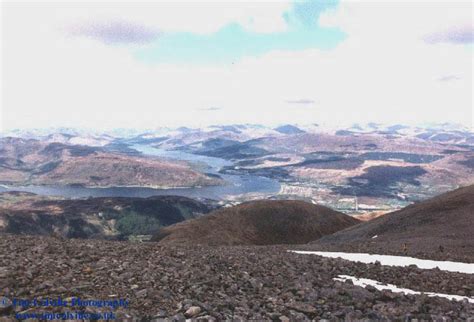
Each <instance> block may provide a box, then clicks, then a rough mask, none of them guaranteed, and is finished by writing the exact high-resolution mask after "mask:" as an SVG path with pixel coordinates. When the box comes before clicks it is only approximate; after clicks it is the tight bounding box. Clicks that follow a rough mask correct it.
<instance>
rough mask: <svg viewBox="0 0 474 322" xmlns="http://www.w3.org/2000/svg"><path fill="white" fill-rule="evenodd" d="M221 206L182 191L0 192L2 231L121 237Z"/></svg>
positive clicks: (143, 233)
mask: <svg viewBox="0 0 474 322" xmlns="http://www.w3.org/2000/svg"><path fill="white" fill-rule="evenodd" d="M215 208H216V205H215V204H214V203H213V202H211V201H203V202H201V201H197V200H193V199H189V198H186V197H179V196H153V197H149V198H132V197H101V198H88V199H63V198H60V197H45V196H39V195H35V194H31V193H25V192H15V191H13V192H4V193H0V234H1V233H11V234H21V235H56V236H58V235H59V236H62V237H66V238H98V239H122V238H128V237H129V236H134V235H152V234H154V233H155V232H156V231H157V230H158V229H159V228H160V227H163V226H168V225H172V224H175V223H178V222H181V221H183V220H187V219H190V218H196V217H198V216H201V215H203V214H205V213H208V212H210V211H212V210H214V209H215Z"/></svg>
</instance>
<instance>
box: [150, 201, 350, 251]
mask: <svg viewBox="0 0 474 322" xmlns="http://www.w3.org/2000/svg"><path fill="white" fill-rule="evenodd" d="M357 222H358V220H357V219H354V218H352V217H350V216H347V215H344V214H342V213H339V212H336V211H333V210H331V209H329V208H326V207H322V206H317V205H313V204H310V203H306V202H303V201H296V200H283V201H282V200H278V201H277V200H261V201H253V202H248V203H243V204H241V205H238V206H235V207H231V208H222V209H219V210H217V211H215V212H213V213H211V214H209V215H207V216H203V217H201V218H197V219H194V220H188V221H186V222H182V223H178V224H175V225H172V226H169V227H165V228H162V229H161V230H160V232H159V233H158V234H157V235H156V236H155V237H154V240H155V241H159V242H160V244H166V245H168V244H171V245H196V244H201V245H272V244H303V243H307V242H309V241H311V240H315V239H318V238H320V237H322V236H324V235H328V234H332V233H334V232H336V231H338V230H341V229H344V228H347V227H349V226H351V225H354V224H356V223H357Z"/></svg>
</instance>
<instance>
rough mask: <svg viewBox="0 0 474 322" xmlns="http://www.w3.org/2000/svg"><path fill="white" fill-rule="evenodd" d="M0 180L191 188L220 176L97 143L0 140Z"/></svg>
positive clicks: (214, 182)
mask: <svg viewBox="0 0 474 322" xmlns="http://www.w3.org/2000/svg"><path fill="white" fill-rule="evenodd" d="M0 155H1V157H0V183H4V184H8V185H82V186H88V187H108V186H141V187H191V186H208V185H217V184H221V183H222V180H220V179H219V178H215V177H209V176H207V175H205V174H202V173H200V172H197V171H195V170H193V169H192V168H191V167H190V166H189V164H187V163H184V162H171V161H166V160H163V159H158V158H146V157H143V156H138V155H132V154H124V153H116V152H111V151H110V150H107V149H106V148H103V147H91V146H82V145H66V144H62V143H47V142H44V141H39V140H34V139H28V140H26V139H19V138H9V137H7V138H0Z"/></svg>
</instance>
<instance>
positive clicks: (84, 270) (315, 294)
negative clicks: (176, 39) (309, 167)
mask: <svg viewBox="0 0 474 322" xmlns="http://www.w3.org/2000/svg"><path fill="white" fill-rule="evenodd" d="M0 249H2V251H1V252H0V289H1V290H2V296H5V297H7V298H8V299H14V298H17V299H26V300H33V299H34V298H37V299H48V298H49V299H57V298H58V297H61V298H62V299H64V300H68V301H71V297H79V298H81V299H83V300H86V299H87V300H119V299H124V300H127V301H128V307H126V308H124V307H119V308H117V309H115V310H113V309H111V308H110V307H102V308H97V307H91V306H85V305H83V306H75V307H57V306H56V307H51V306H49V307H44V308H41V307H40V308H38V307H21V306H12V305H11V304H10V302H8V300H7V301H5V302H6V305H3V306H2V307H1V308H0V319H1V316H6V317H13V316H14V315H15V313H22V314H27V313H30V314H32V313H41V312H51V311H54V312H65V311H69V312H71V311H72V312H74V311H85V312H89V313H98V312H110V311H112V312H113V313H114V314H115V316H116V318H117V319H129V320H130V319H133V318H138V319H143V320H146V321H148V320H152V319H153V318H156V319H157V318H166V317H168V318H173V319H174V320H176V321H184V320H185V318H191V317H192V318H195V319H204V320H224V319H227V320H228V319H244V320H249V319H253V320H274V321H289V320H292V321H303V320H309V319H330V320H344V319H345V320H356V319H370V320H410V319H415V318H416V319H418V320H466V319H468V318H469V317H473V316H474V304H471V303H468V302H467V300H465V301H464V302H463V301H459V302H457V301H450V300H447V299H443V298H439V297H428V296H426V295H403V294H400V293H392V292H390V291H378V290H376V289H374V288H373V287H366V288H363V287H359V286H355V285H353V284H351V283H349V282H346V283H343V282H339V281H335V280H334V278H337V276H339V275H351V276H357V277H366V278H373V279H376V280H378V281H380V282H382V283H392V282H393V281H394V280H395V281H396V282H397V283H399V285H404V286H408V287H410V288H411V289H414V290H417V291H425V292H427V291H431V292H444V293H448V294H453V293H454V294H457V293H459V294H461V293H462V294H464V295H469V294H471V295H472V292H473V290H474V276H473V275H468V274H460V273H448V272H443V271H440V270H421V269H418V268H416V267H405V268H400V267H386V266H381V265H377V264H369V265H366V264H361V263H352V262H348V261H344V260H340V259H329V258H322V257H319V256H308V255H297V254H294V253H289V252H287V249H288V247H285V246H261V247H256V246H246V247H243V246H227V247H187V248H182V247H172V246H166V247H164V246H160V245H159V244H157V243H140V244H133V243H127V242H117V241H94V240H88V241H86V240H59V239H54V238H45V237H32V236H12V235H0ZM446 281H448V283H446ZM443 282H444V283H443Z"/></svg>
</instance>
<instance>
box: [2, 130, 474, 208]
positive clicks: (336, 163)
mask: <svg viewBox="0 0 474 322" xmlns="http://www.w3.org/2000/svg"><path fill="white" fill-rule="evenodd" d="M71 132H72V131H71ZM20 136H21V138H20V137H16V138H14V137H10V138H9V137H5V138H3V139H2V146H3V148H2V151H4V153H3V154H4V155H3V156H2V159H1V160H0V161H1V164H0V182H1V183H3V185H4V187H3V189H2V188H0V189H1V190H3V191H6V190H8V191H12V190H21V191H29V192H33V193H37V194H45V195H63V196H65V197H69V198H74V197H87V196H94V197H105V196H107V197H113V196H140V197H149V196H152V195H181V196H186V197H190V198H207V199H215V200H220V201H224V202H244V201H249V200H257V199H268V198H270V199H288V198H289V199H301V200H306V201H310V202H315V203H318V204H322V205H325V206H328V207H331V208H333V209H337V210H340V211H343V212H345V213H348V214H353V215H370V214H371V213H374V212H378V213H384V212H387V211H390V210H394V209H400V208H402V207H405V206H407V205H409V204H411V203H413V202H417V201H420V200H424V199H426V198H429V197H432V196H434V195H437V194H440V193H442V192H445V191H449V190H452V189H455V188H457V187H459V186H463V185H468V184H472V183H474V169H473V167H472V166H471V163H472V162H471V161H472V160H473V159H474V144H473V143H472V137H473V134H472V133H470V132H469V131H467V130H466V131H459V130H453V129H452V127H451V126H448V125H440V126H438V127H429V128H421V127H408V126H385V127H384V126H382V125H374V124H371V125H366V126H362V125H358V126H352V127H350V128H347V129H332V128H324V127H321V126H317V125H310V126H299V127H298V126H295V125H286V126H282V127H278V128H274V129H272V128H269V127H265V126H261V125H227V126H213V127H208V128H201V129H191V128H178V129H157V130H153V131H147V132H144V133H142V134H138V135H136V134H134V135H132V136H130V135H128V136H126V135H125V134H124V135H123V136H121V135H120V134H117V133H116V132H114V135H110V134H105V133H102V134H100V133H98V134H95V135H92V134H88V135H87V136H85V137H84V135H83V134H81V133H74V132H73V133H69V134H66V133H52V134H49V135H43V136H38V135H34V134H31V133H22V134H21V135H20ZM76 143H81V145H77V144H76ZM86 144H89V145H86ZM163 188H166V189H163ZM176 188H178V189H176Z"/></svg>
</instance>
